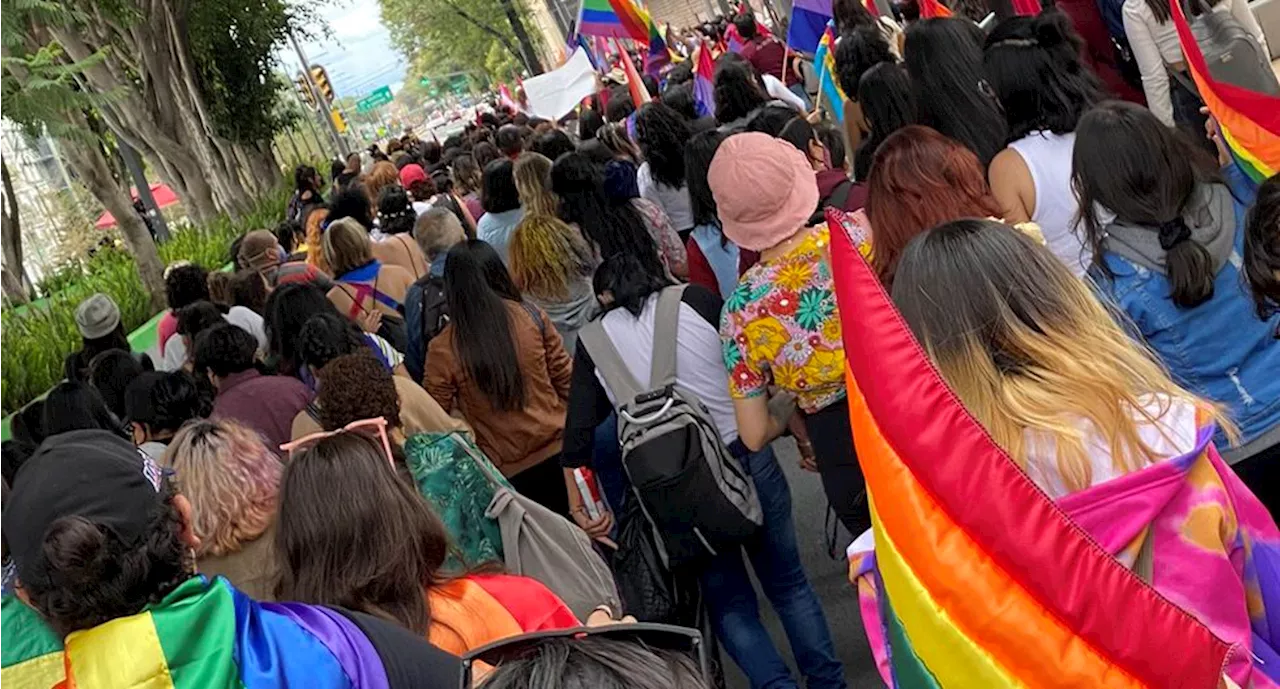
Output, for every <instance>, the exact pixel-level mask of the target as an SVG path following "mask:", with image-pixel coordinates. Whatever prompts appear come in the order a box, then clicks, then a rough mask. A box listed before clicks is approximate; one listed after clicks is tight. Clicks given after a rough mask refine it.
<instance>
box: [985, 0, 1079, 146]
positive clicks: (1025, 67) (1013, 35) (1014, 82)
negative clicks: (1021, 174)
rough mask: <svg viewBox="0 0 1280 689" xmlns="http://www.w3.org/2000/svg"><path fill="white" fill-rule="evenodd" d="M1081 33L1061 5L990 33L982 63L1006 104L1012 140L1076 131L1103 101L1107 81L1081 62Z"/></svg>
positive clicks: (1009, 21) (1006, 23) (1009, 22)
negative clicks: (1033, 134) (1041, 132)
mask: <svg viewBox="0 0 1280 689" xmlns="http://www.w3.org/2000/svg"><path fill="white" fill-rule="evenodd" d="M1081 43H1082V41H1081V39H1080V36H1079V35H1078V34H1077V33H1076V32H1075V29H1073V28H1072V27H1071V20H1069V19H1067V16H1066V15H1064V14H1063V13H1062V12H1061V11H1060V10H1057V9H1052V8H1051V9H1048V10H1045V11H1044V12H1042V13H1040V15H1038V16H1035V17H1012V18H1010V19H1006V20H1005V21H1003V22H1000V24H998V25H997V26H996V28H995V29H993V30H992V32H991V34H990V35H989V36H987V48H986V51H985V52H984V54H983V59H982V65H983V69H984V71H985V72H986V75H987V81H988V83H990V84H991V88H992V90H993V91H994V92H995V94H996V98H997V99H998V100H999V101H1000V105H1001V106H1002V107H1003V108H1004V117H1005V122H1007V123H1008V125H1009V141H1017V140H1018V139H1021V138H1022V137H1024V136H1026V135H1027V134H1030V133H1031V132H1033V131H1039V130H1049V131H1051V132H1053V133H1054V134H1066V133H1068V132H1072V131H1075V128H1076V123H1077V122H1079V121H1080V116H1081V115H1083V114H1084V113H1085V111H1086V110H1088V109H1089V108H1091V107H1093V106H1094V105H1095V104H1097V103H1098V102H1100V101H1101V100H1102V82H1100V81H1099V80H1098V77H1097V76H1095V75H1094V73H1093V72H1091V71H1090V70H1089V68H1087V67H1085V66H1084V65H1083V64H1081V62H1080V44H1081Z"/></svg>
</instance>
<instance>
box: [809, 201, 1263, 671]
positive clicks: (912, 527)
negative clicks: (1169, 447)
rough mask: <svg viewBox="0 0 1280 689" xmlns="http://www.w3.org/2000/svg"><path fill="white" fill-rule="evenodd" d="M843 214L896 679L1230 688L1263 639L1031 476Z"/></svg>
mask: <svg viewBox="0 0 1280 689" xmlns="http://www.w3.org/2000/svg"><path fill="white" fill-rule="evenodd" d="M829 224H830V226H831V228H832V229H831V266H832V271H833V277H834V280H835V292H836V299H837V303H838V307H839V309H840V312H841V314H849V315H848V316H845V317H843V318H842V319H841V327H842V338H843V342H844V353H845V357H846V379H847V382H848V390H849V410H850V411H849V414H850V419H851V422H852V426H853V435H854V441H855V445H856V446H857V451H858V462H859V464H860V465H861V467H862V471H863V473H864V475H865V477H866V484H867V492H868V496H869V498H870V502H871V516H872V524H873V529H872V533H873V534H874V540H875V550H874V555H870V556H869V557H872V558H874V562H873V563H871V567H872V571H873V572H874V573H875V574H876V577H875V581H877V582H878V583H879V587H878V596H865V595H862V596H860V603H861V607H862V610H863V616H864V619H865V618H867V617H868V616H871V617H876V616H878V617H879V619H880V620H881V621H882V622H883V624H882V625H876V626H874V627H869V629H868V640H869V641H870V642H871V643H872V644H873V646H880V647H883V648H887V649H888V653H887V654H881V655H878V656H877V661H878V662H879V664H880V670H881V676H882V678H884V680H885V681H886V683H887V684H889V686H891V687H902V688H907V687H910V688H912V689H915V688H917V687H919V688H924V689H934V688H946V689H950V688H952V687H958V688H968V687H982V688H984V689H986V688H989V687H1000V688H1003V687H1036V688H1062V689H1066V688H1068V687H1091V688H1094V687H1160V688H1164V687H1187V688H1194V689H1216V688H1217V687H1220V686H1229V685H1226V684H1223V683H1222V680H1223V674H1224V672H1226V671H1227V669H1228V668H1229V667H1239V664H1240V663H1249V662H1251V661H1250V652H1249V650H1248V648H1247V646H1245V645H1244V644H1241V643H1233V644H1228V643H1226V642H1224V641H1223V640H1222V639H1221V638H1219V637H1218V636H1216V635H1215V634H1214V633H1213V632H1211V631H1210V630H1209V629H1208V628H1207V627H1206V626H1205V625H1204V624H1202V623H1201V622H1199V621H1198V620H1197V619H1196V618H1195V617H1193V616H1192V615H1190V614H1188V613H1187V612H1185V611H1184V610H1183V609H1181V608H1179V607H1178V606H1175V605H1174V604H1173V603H1171V602H1170V600H1169V599H1166V598H1165V597H1163V596H1162V595H1161V594H1160V593H1157V592H1156V590H1155V589H1154V588H1152V586H1151V585H1148V584H1146V583H1144V582H1143V581H1142V580H1141V579H1140V578H1139V577H1138V576H1137V575H1135V574H1134V573H1133V572H1131V571H1130V570H1129V569H1127V568H1126V567H1125V566H1124V565H1123V564H1121V563H1120V562H1119V561H1118V560H1117V559H1116V558H1115V557H1113V556H1112V555H1111V554H1110V553H1108V551H1107V550H1105V549H1104V547H1103V546H1102V545H1100V544H1099V542H1098V541H1097V540H1095V539H1094V538H1092V537H1091V536H1089V535H1088V534H1087V533H1086V532H1085V531H1084V530H1083V528H1082V527H1081V526H1079V525H1078V524H1077V523H1076V522H1074V521H1072V519H1071V518H1070V517H1069V516H1068V515H1067V513H1066V512H1065V511H1064V509H1063V508H1062V507H1059V506H1058V505H1056V504H1055V503H1054V502H1053V501H1051V500H1050V499H1049V498H1048V497H1047V496H1046V495H1045V494H1044V493H1043V492H1042V491H1040V490H1039V489H1038V488H1037V487H1036V486H1035V484H1033V483H1032V482H1031V480H1030V479H1029V478H1027V476H1026V474H1024V473H1023V472H1022V470H1021V469H1020V468H1019V467H1018V466H1017V465H1016V464H1015V463H1014V462H1013V460H1011V459H1010V458H1009V457H1008V455H1006V454H1005V453H1004V451H1003V450H1001V449H1000V448H999V447H997V446H996V445H995V444H994V442H993V441H992V440H991V438H990V436H989V435H988V434H987V433H986V431H985V430H984V429H983V428H982V427H981V425H979V423H978V422H977V421H975V420H974V419H973V417H972V416H970V415H969V413H968V412H967V411H966V410H965V409H964V407H963V406H961V404H960V402H959V400H958V399H957V398H956V396H955V394H954V393H953V392H952V391H951V390H950V389H949V388H948V387H947V385H946V383H945V382H944V381H943V380H942V378H941V376H940V375H939V373H938V371H937V370H936V369H935V368H934V367H933V365H932V363H931V362H930V361H929V359H928V357H927V356H926V354H925V352H924V350H923V348H922V347H921V346H920V345H919V343H917V342H916V340H915V338H914V337H913V336H912V333H911V331H910V330H909V329H908V328H907V325H906V324H905V323H904V322H903V320H902V317H901V316H900V315H899V314H898V313H897V311H896V310H895V309H894V306H893V303H892V302H891V301H890V299H889V296H888V294H886V293H885V291H884V288H883V287H882V286H881V284H880V281H879V280H878V279H877V277H876V275H875V273H874V272H873V271H872V270H871V268H870V266H869V265H868V264H867V262H866V261H865V259H863V258H862V257H861V256H860V255H859V253H858V251H857V249H856V248H855V247H854V245H853V242H852V240H851V238H850V237H849V236H848V234H847V233H846V232H845V231H844V230H843V229H841V227H840V225H839V224H838V223H837V222H830V223H829ZM1219 461H1220V460H1219ZM1227 471H1228V472H1229V470H1227ZM1205 490H1207V488H1206V489H1205ZM1255 502H1256V501H1255ZM1270 530H1271V532H1272V535H1273V536H1274V532H1275V527H1274V525H1272V526H1271V527H1270ZM867 564H868V563H867V562H865V561H863V562H853V561H851V567H855V568H856V567H863V566H866V565H867ZM859 584H860V586H859V588H860V593H861V592H862V591H861V588H862V586H861V584H862V579H861V578H860V579H859ZM1239 593H1241V594H1242V593H1243V590H1241V591H1240V592H1239ZM1242 597H1243V596H1242ZM1252 600H1253V599H1252V598H1250V601H1251V607H1252ZM1242 612H1243V610H1242ZM1265 623H1266V621H1265V620H1263V624H1265ZM1254 629H1255V630H1256V629H1257V627H1255V628H1254ZM1243 634H1244V637H1245V639H1247V638H1248V636H1249V634H1250V630H1249V629H1248V627H1247V626H1246V628H1245V629H1244V630H1243ZM1258 652H1260V653H1261V652H1263V651H1261V650H1259V651H1258ZM1248 686H1273V685H1271V684H1269V683H1263V684H1261V685H1258V684H1249V685H1248Z"/></svg>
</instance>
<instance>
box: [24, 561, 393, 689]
mask: <svg viewBox="0 0 1280 689" xmlns="http://www.w3.org/2000/svg"><path fill="white" fill-rule="evenodd" d="M3 633H4V649H3V662H2V663H0V664H2V665H3V670H2V671H0V682H2V683H3V684H4V686H6V687H52V686H55V685H57V686H62V687H67V688H70V687H77V688H79V689H109V688H114V687H148V688H150V689H197V688H199V689H204V688H206V687H228V688H231V687H235V688H243V689H258V688H260V687H261V688H265V687H280V686H296V687H335V688H347V687H350V688H353V689H354V688H355V687H382V688H386V687H388V686H389V684H388V678H387V673H386V669H385V668H384V667H383V665H382V661H381V659H380V658H379V657H378V654H377V651H376V650H375V649H374V647H373V646H372V644H370V642H369V641H368V639H367V637H365V636H364V634H363V632H361V631H360V629H359V628H358V627H357V626H356V625H355V624H354V623H352V622H351V621H350V620H348V619H347V618H346V617H344V616H343V615H341V614H339V613H337V612H335V611H332V610H329V609H327V608H322V607H318V606H311V605H300V604H296V603H255V602H254V601H252V600H250V599H249V598H248V597H247V596H245V595H244V594H243V593H240V592H239V591H237V590H235V589H234V588H232V587H231V586H230V585H229V584H227V582H226V581H225V580H223V579H216V580H214V581H208V580H205V579H204V578H202V577H192V578H191V579H190V580H188V581H187V582H185V583H183V584H181V585H180V586H178V588H176V589H174V591H173V592H172V593H170V594H169V595H168V596H167V597H166V598H165V599H164V600H163V601H161V602H160V603H159V604H158V605H155V606H153V607H151V608H149V609H147V610H145V611H143V612H141V613H138V614H137V615H133V616H130V617H123V618H119V619H116V620H112V621H111V622H108V623H106V624H103V625H99V626H97V627H94V628H92V629H88V630H84V631H80V632H76V633H74V634H72V635H70V636H68V637H67V639H66V645H65V648H64V646H63V644H62V642H60V641H59V640H58V638H57V637H56V636H55V635H54V634H53V633H52V632H51V631H50V630H49V629H48V628H47V627H46V626H45V625H44V622H43V620H41V619H40V617H39V615H38V614H37V613H36V612H35V611H34V610H32V609H31V608H29V607H27V606H26V605H25V604H23V603H22V602H20V601H18V600H17V599H15V598H12V597H8V598H6V599H5V601H4V604H3ZM64 682H65V683H64Z"/></svg>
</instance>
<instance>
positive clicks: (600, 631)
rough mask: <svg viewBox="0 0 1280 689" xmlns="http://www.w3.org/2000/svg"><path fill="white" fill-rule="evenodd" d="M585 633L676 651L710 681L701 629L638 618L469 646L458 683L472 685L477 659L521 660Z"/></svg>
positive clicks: (488, 661) (494, 662) (464, 687)
mask: <svg viewBox="0 0 1280 689" xmlns="http://www.w3.org/2000/svg"><path fill="white" fill-rule="evenodd" d="M588 637H592V638H598V639H611V640H616V641H618V642H621V643H634V644H639V645H640V646H644V647H645V648H648V649H651V650H658V651H668V652H671V653H679V654H681V655H684V656H687V657H689V658H691V659H693V660H694V661H695V662H696V663H697V664H698V672H699V673H700V674H701V676H702V679H703V680H704V681H709V679H710V677H711V660H710V658H709V657H708V656H707V647H706V644H705V643H703V641H702V633H701V632H699V631H698V630H696V629H690V628H688V627H677V626H674V625H669V624H654V623H645V622H640V623H633V624H610V625H606V626H601V627H571V628H569V629H554V630H551V631H545V632H531V633H529V634H521V635H520V636H513V637H510V638H507V639H501V640H499V641H495V642H493V643H491V644H487V645H484V646H481V647H479V648H476V649H472V650H471V651H468V652H467V653H465V654H463V656H462V674H461V677H460V678H459V684H458V686H459V687H460V688H461V689H471V686H472V682H473V680H474V679H475V674H474V673H473V666H474V664H475V663H476V662H477V661H478V662H481V663H485V664H488V665H490V666H492V667H498V666H499V665H502V664H503V663H507V662H511V661H514V660H520V659H522V658H526V657H528V656H531V655H533V654H534V653H537V651H538V649H539V647H540V646H542V645H543V644H544V643H546V642H547V641H548V640H551V639H574V640H579V639H585V638H588Z"/></svg>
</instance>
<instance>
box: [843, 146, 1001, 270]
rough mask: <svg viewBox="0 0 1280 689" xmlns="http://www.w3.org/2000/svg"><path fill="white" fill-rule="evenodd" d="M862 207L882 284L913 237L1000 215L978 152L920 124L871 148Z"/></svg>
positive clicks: (873, 258) (875, 266) (872, 254)
mask: <svg viewBox="0 0 1280 689" xmlns="http://www.w3.org/2000/svg"><path fill="white" fill-rule="evenodd" d="M866 210H867V220H868V221H869V222H870V224H871V265H872V267H873V268H875V271H876V274H877V275H879V276H880V281H881V282H883V283H884V284H885V286H886V287H892V285H893V274H894V272H895V271H896V270H897V267H898V259H899V258H901V257H902V251H903V249H905V248H906V247H907V244H908V243H909V242H910V241H911V240H912V239H914V238H915V236H916V235H918V234H920V233H921V232H924V231H925V230H927V229H929V228H931V227H934V226H936V225H941V224H942V223H944V222H948V221H950V220H956V219H959V218H999V217H1000V215H1001V212H1000V204H999V202H997V201H996V198H995V196H993V195H992V194H991V188H990V187H988V186H987V177H986V175H985V174H984V173H983V169H982V164H981V163H979V162H978V156H976V155H974V153H973V151H971V150H969V149H968V148H966V147H965V146H964V145H963V144H961V143H959V142H958V141H955V140H954V139H948V138H947V137H945V136H943V135H941V134H939V133H938V132H937V131H936V130H934V129H931V128H929V127H925V126H922V125H910V126H907V127H903V128H902V129H899V130H898V131H897V132H894V133H893V134H891V135H890V136H889V137H888V138H887V139H885V141H884V143H883V144H881V145H880V148H879V149H878V150H877V151H876V156H875V161H874V162H873V163H872V164H871V175H870V178H869V179H868V180H867V206H866Z"/></svg>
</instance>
